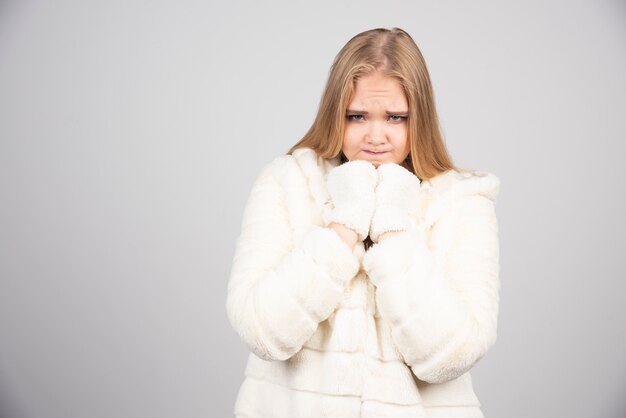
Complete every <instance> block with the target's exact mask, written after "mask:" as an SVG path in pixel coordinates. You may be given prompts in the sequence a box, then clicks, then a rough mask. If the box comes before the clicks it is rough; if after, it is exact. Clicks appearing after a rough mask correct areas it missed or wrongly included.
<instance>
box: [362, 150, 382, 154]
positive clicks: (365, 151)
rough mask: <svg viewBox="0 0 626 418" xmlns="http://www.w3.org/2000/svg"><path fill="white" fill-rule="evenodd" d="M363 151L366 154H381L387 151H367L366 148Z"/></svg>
mask: <svg viewBox="0 0 626 418" xmlns="http://www.w3.org/2000/svg"><path fill="white" fill-rule="evenodd" d="M363 152H364V153H366V154H367V155H383V154H384V153H386V152H387V151H379V152H375V151H368V150H363Z"/></svg>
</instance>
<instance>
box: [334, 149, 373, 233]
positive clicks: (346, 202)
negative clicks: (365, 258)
mask: <svg viewBox="0 0 626 418" xmlns="http://www.w3.org/2000/svg"><path fill="white" fill-rule="evenodd" d="M377 177H378V174H377V172H376V168H375V167H374V165H373V164H372V163H370V162H369V161H364V160H352V161H348V162H346V163H343V164H341V165H339V166H337V167H335V168H333V169H332V170H330V172H329V173H328V176H327V178H326V187H327V189H328V193H329V194H330V197H331V198H332V201H333V204H334V209H333V210H332V212H331V213H330V215H329V219H328V221H329V224H330V223H333V222H335V223H338V224H342V225H345V226H346V227H348V228H350V229H352V230H354V232H356V234H357V236H358V239H359V240H360V241H363V240H364V239H365V237H367V234H368V231H369V227H370V222H371V220H372V214H373V213H374V198H375V188H376V181H377Z"/></svg>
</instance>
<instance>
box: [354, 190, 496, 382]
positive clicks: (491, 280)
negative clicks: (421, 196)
mask: <svg viewBox="0 0 626 418" xmlns="http://www.w3.org/2000/svg"><path fill="white" fill-rule="evenodd" d="M497 230H498V227H497V220H496V216H495V210H494V202H493V201H492V200H491V199H489V198H487V197H484V196H481V195H478V194H475V195H469V196H465V197H462V198H460V199H459V200H457V201H456V202H454V203H453V204H451V207H450V208H449V209H448V210H447V211H446V213H444V214H443V215H442V216H441V217H440V218H439V220H438V221H437V223H436V224H435V225H434V226H433V229H432V233H431V237H430V240H429V241H428V242H427V239H426V236H425V234H424V233H423V232H422V231H420V230H417V229H415V228H412V229H409V230H406V231H403V232H400V233H398V234H396V235H391V236H389V237H387V238H384V237H383V238H382V239H381V240H380V241H379V243H378V244H377V245H375V246H374V247H373V248H372V249H371V250H370V251H368V253H366V255H365V257H364V259H363V265H364V268H365V270H366V272H367V273H368V275H369V277H370V279H371V280H372V282H373V283H374V284H375V285H376V286H377V291H376V302H377V305H378V309H379V311H380V314H381V316H382V317H383V318H384V319H385V320H386V321H388V322H389V324H390V326H391V329H392V338H393V340H394V343H395V344H396V346H397V347H398V349H399V351H400V353H401V354H402V356H403V357H404V361H405V362H406V363H407V364H408V365H409V366H410V367H411V369H412V371H413V373H414V374H415V375H416V376H417V377H418V378H419V379H420V380H424V381H427V382H431V383H439V382H445V381H448V380H451V379H454V378H456V377H458V376H460V375H461V374H463V373H465V372H466V371H468V370H469V369H470V368H471V367H472V366H473V365H474V364H475V363H476V361H478V360H479V359H480V358H481V357H482V356H483V355H484V354H485V353H486V352H487V350H488V349H489V348H490V347H491V346H492V345H493V343H494V341H495V338H496V326H497V315H498V290H499V278H498V275H499V261H498V259H499V247H498V231H497Z"/></svg>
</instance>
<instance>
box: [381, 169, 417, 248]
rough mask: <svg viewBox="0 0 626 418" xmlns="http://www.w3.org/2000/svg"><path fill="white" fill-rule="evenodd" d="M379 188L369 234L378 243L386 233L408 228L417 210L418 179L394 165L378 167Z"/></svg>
mask: <svg viewBox="0 0 626 418" xmlns="http://www.w3.org/2000/svg"><path fill="white" fill-rule="evenodd" d="M376 171H377V172H378V185H377V186H376V198H375V208H374V215H373V217H372V223H371V225H370V230H369V235H370V237H371V238H372V241H373V242H378V241H379V239H380V238H381V235H383V234H384V233H386V232H389V231H406V230H407V229H409V228H410V227H411V212H412V211H414V210H416V208H417V203H418V198H419V192H420V184H421V182H420V179H419V178H417V176H415V174H413V173H411V172H410V171H409V170H407V169H406V168H404V167H402V166H401V165H398V164H395V163H384V164H381V165H380V166H378V169H377V170H376Z"/></svg>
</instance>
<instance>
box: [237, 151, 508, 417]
mask: <svg viewBox="0 0 626 418" xmlns="http://www.w3.org/2000/svg"><path fill="white" fill-rule="evenodd" d="M338 164H339V160H338V159H330V160H328V159H323V158H321V157H318V156H317V155H316V153H315V152H314V151H313V150H311V149H309V148H300V149H297V150H295V151H294V152H293V153H292V155H283V156H280V157H278V158H276V159H275V160H273V161H272V162H271V163H269V164H268V165H266V166H265V167H264V168H263V170H262V171H261V173H260V174H259V176H258V178H257V179H256V181H255V183H254V185H253V187H252V191H251V193H250V196H249V198H248V200H247V203H246V207H245V209H244V215H243V221H242V224H241V234H240V235H239V237H238V239H237V243H236V247H235V255H234V258H233V263H232V268H231V274H230V279H229V282H228V294H227V298H226V309H227V314H228V318H229V320H230V322H231V324H232V326H233V328H234V329H235V330H236V332H237V333H238V335H239V336H240V337H241V339H242V341H243V342H244V343H245V344H246V345H247V346H248V347H249V349H250V350H251V354H250V356H249V358H248V364H247V366H246V370H245V380H244V382H243V384H242V385H241V388H240V389H239V393H238V396H237V400H236V403H235V409H234V413H235V415H236V416H238V417H247V418H270V417H272V418H304V417H315V418H319V417H329V418H330V417H337V418H351V417H376V418H385V417H389V418H390V417H394V418H396V417H398V418H399V417H424V418H425V417H428V418H433V417H446V418H470V417H476V418H480V417H482V416H483V415H482V413H481V411H480V403H479V401H478V399H477V398H476V395H475V393H474V390H473V388H472V382H471V377H470V374H469V370H470V369H471V367H472V366H473V365H474V364H475V363H476V362H477V361H478V360H479V359H480V358H481V357H482V356H484V355H485V353H486V352H487V351H488V349H489V348H490V347H491V346H492V345H493V343H494V342H495V339H496V328H497V317H498V301H499V296H498V295H499V287H500V283H499V243H498V225H497V220H496V214H495V201H496V198H497V194H498V191H499V185H500V182H499V179H498V178H497V177H496V176H495V175H493V174H491V173H487V172H479V171H471V172H458V171H455V170H449V171H447V172H445V173H442V174H440V175H438V176H436V177H433V178H432V179H430V180H426V181H422V183H421V185H420V193H419V201H418V204H417V205H416V207H415V211H414V213H413V214H412V226H411V228H410V229H409V230H407V231H403V232H401V233H399V234H397V235H394V236H391V237H389V238H387V239H385V240H383V241H381V242H380V243H378V244H375V245H373V246H372V247H371V248H369V249H368V250H367V251H366V250H365V247H364V245H363V243H362V242H360V243H358V244H357V245H356V246H355V247H354V249H353V250H350V249H349V248H348V246H347V245H346V244H345V243H344V242H343V241H342V240H341V239H340V238H339V236H338V235H337V233H335V231H333V230H331V229H328V228H326V227H325V226H326V225H327V224H328V216H329V213H330V211H331V210H332V208H333V206H332V201H331V199H330V198H329V195H328V191H327V190H326V186H325V184H326V183H325V179H326V176H327V174H328V172H329V171H330V170H331V169H332V168H334V167H336V166H337V165H338Z"/></svg>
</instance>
